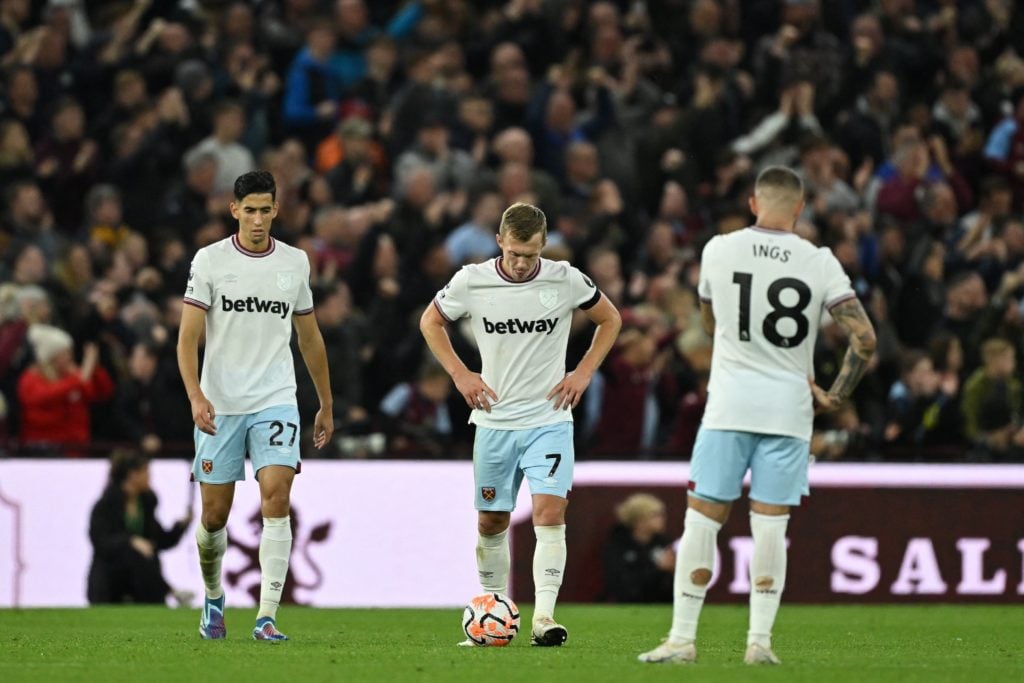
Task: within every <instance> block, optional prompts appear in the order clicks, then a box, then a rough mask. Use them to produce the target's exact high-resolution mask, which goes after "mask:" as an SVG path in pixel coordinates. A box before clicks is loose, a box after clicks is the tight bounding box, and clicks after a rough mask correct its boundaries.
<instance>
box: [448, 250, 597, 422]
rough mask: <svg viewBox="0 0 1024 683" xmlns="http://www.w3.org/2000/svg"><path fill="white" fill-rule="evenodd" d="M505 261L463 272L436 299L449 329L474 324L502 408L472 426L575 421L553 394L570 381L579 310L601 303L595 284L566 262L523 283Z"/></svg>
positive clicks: (479, 413) (473, 418)
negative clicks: (569, 354)
mask: <svg viewBox="0 0 1024 683" xmlns="http://www.w3.org/2000/svg"><path fill="white" fill-rule="evenodd" d="M501 258H502V257H500V256H498V257H497V258H492V259H490V260H488V261H484V262H483V263H476V264H471V265H467V266H463V267H462V269H461V270H459V272H457V273H455V275H454V277H452V279H451V282H449V283H448V285H447V286H446V287H445V288H444V289H442V290H441V291H439V292H438V293H437V296H435V297H434V305H435V306H437V310H438V311H440V313H441V315H442V316H444V318H445V319H446V320H448V321H449V322H454V321H455V320H458V319H459V318H462V317H463V316H469V317H470V318H471V325H472V328H473V335H474V336H475V337H476V342H477V346H478V347H479V348H480V357H481V360H482V363H483V368H482V370H481V372H480V374H481V376H482V377H483V379H484V381H485V382H486V383H487V385H488V386H489V387H491V388H492V389H494V392H495V393H496V394H497V395H498V401H497V402H496V403H493V404H492V405H491V412H490V413H488V412H486V411H483V410H474V411H473V413H472V415H470V422H472V423H474V424H477V425H479V426H481V427H490V428H491V429H532V428H534V427H543V426H544V425H549V424H554V423H556V422H571V421H572V411H571V410H554V405H555V404H554V401H553V400H548V398H547V395H548V392H550V391H551V390H552V389H553V388H554V387H555V385H556V384H558V383H559V382H561V381H562V378H563V377H565V352H566V347H567V346H568V344H569V325H570V323H571V321H572V314H573V311H574V310H575V309H577V308H582V309H588V308H590V307H592V306H594V305H595V304H596V303H597V302H598V301H599V300H600V298H601V293H600V292H599V291H598V289H597V287H596V286H595V285H594V283H593V282H592V281H591V280H590V278H588V277H587V276H585V275H584V274H583V273H581V272H580V271H579V270H577V269H576V268H574V267H573V266H571V265H569V264H568V263H565V262H563V261H549V260H547V259H543V258H542V259H540V260H539V261H538V263H537V267H536V268H535V269H534V271H533V273H532V274H531V275H530V276H529V277H528V278H527V279H526V280H523V281H522V282H516V281H514V280H512V279H510V278H509V277H508V276H507V275H506V274H505V272H504V271H503V270H502V269H501Z"/></svg>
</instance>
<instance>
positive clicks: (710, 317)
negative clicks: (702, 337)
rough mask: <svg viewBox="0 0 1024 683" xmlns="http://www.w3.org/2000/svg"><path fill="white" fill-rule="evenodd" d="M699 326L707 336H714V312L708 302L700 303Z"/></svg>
mask: <svg viewBox="0 0 1024 683" xmlns="http://www.w3.org/2000/svg"><path fill="white" fill-rule="evenodd" d="M700 324H701V326H702V327H703V328H704V331H705V332H707V333H708V335H709V336H712V337H714V336H715V310H714V309H713V308H711V302H710V301H701V302H700Z"/></svg>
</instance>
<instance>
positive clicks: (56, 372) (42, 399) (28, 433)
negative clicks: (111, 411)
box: [18, 324, 114, 455]
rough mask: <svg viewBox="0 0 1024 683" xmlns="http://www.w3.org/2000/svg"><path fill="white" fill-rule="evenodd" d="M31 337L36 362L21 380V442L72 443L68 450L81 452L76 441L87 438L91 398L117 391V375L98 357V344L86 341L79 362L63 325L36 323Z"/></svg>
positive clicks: (99, 398)
mask: <svg viewBox="0 0 1024 683" xmlns="http://www.w3.org/2000/svg"><path fill="white" fill-rule="evenodd" d="M28 340H29V344H31V346H32V350H33V352H34V353H35V358H36V362H35V363H34V364H32V365H31V366H29V367H28V368H27V369H26V370H25V371H24V372H23V373H22V375H21V378H20V379H19V380H18V401H19V402H20V404H21V440H22V443H23V444H24V445H26V446H34V445H60V446H64V447H71V448H70V450H69V451H68V455H81V451H80V450H77V449H76V448H74V447H76V446H84V445H86V444H88V443H89V438H90V435H91V429H90V423H89V404H91V403H96V402H99V401H105V400H107V399H109V398H110V397H111V396H113V394H114V382H113V380H111V379H110V375H109V374H107V371H106V370H104V369H103V367H101V366H100V365H99V363H98V361H99V349H98V347H97V346H96V344H94V343H88V344H86V345H85V350H84V351H83V354H82V364H81V366H78V365H75V358H74V355H72V346H73V343H72V339H71V335H69V334H68V333H67V332H65V331H64V330H61V329H59V328H57V327H53V326H51V325H42V324H36V325H32V326H31V327H29V331H28Z"/></svg>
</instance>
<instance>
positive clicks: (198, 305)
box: [184, 296, 210, 311]
mask: <svg viewBox="0 0 1024 683" xmlns="http://www.w3.org/2000/svg"><path fill="white" fill-rule="evenodd" d="M184 301H185V303H187V304H188V305H189V306H195V307H196V308H201V309H203V310H204V311H208V310H210V305H209V304H204V303H203V302H202V301H199V300H198V299H190V298H188V297H187V296H186V297H185V298H184Z"/></svg>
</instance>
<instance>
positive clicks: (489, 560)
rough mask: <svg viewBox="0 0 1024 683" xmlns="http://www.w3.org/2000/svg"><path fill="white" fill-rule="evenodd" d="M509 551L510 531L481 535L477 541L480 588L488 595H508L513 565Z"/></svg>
mask: <svg viewBox="0 0 1024 683" xmlns="http://www.w3.org/2000/svg"><path fill="white" fill-rule="evenodd" d="M511 562H512V560H511V556H510V554H509V550H508V529H505V530H504V531H502V532H501V533H497V534H494V535H492V536H486V535H484V534H480V535H479V537H478V538H477V541H476V568H477V572H478V573H479V575H480V586H481V587H482V588H483V589H484V592H486V593H504V594H507V593H508V573H509V567H510V565H511Z"/></svg>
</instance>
